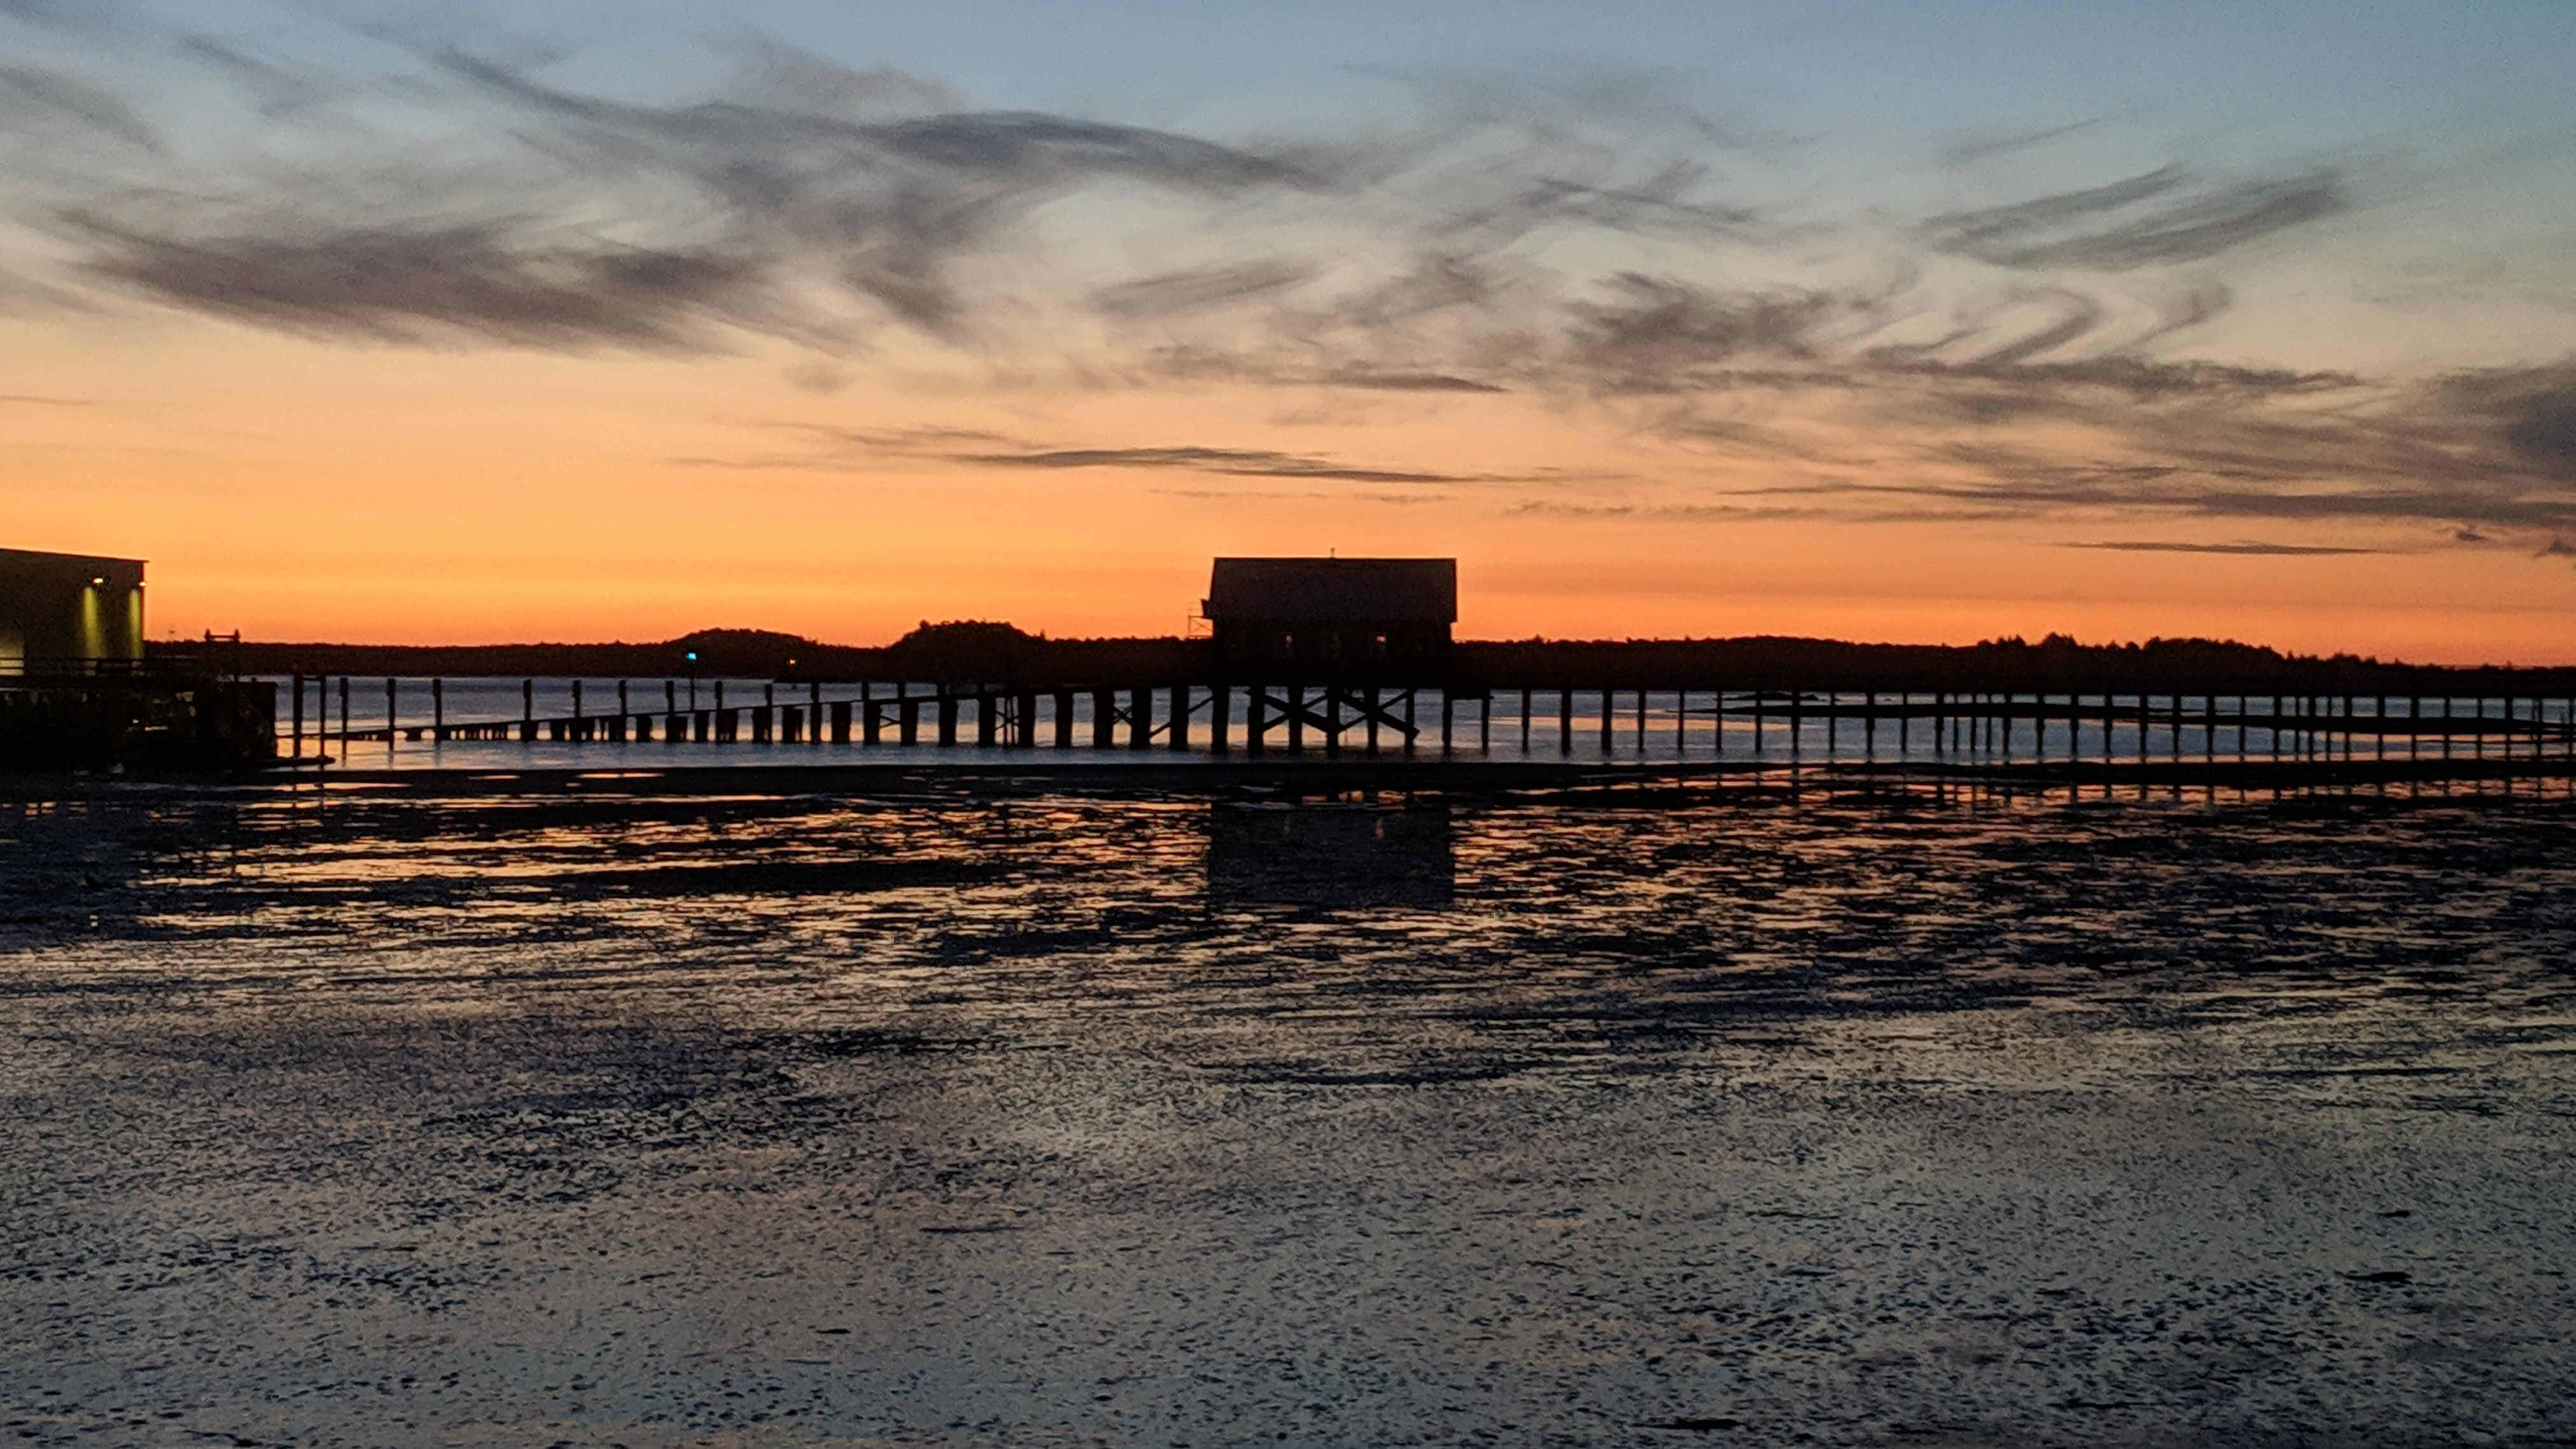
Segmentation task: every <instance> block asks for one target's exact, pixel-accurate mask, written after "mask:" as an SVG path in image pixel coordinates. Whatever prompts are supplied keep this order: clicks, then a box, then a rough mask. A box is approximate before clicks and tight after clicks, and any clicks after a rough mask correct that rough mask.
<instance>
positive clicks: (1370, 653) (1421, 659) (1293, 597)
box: [1199, 558, 1458, 674]
mask: <svg viewBox="0 0 2576 1449" xmlns="http://www.w3.org/2000/svg"><path fill="white" fill-rule="evenodd" d="M1199 612H1200V613H1202V614H1204V615H1205V616H1206V617H1207V620H1208V623H1209V625H1210V627H1211V630H1212V632H1213V633H1214V635H1215V645H1216V656H1217V659H1218V661H1219V662H1220V663H1221V664H1222V665H1224V666H1226V667H1227V668H1229V669H1233V670H1260V669H1293V670H1300V671H1306V672H1311V673H1315V674H1333V673H1380V672H1390V671H1395V672H1401V671H1406V670H1411V669H1418V668H1424V667H1436V666H1438V665H1440V664H1443V663H1445V662H1447V659H1448V656H1449V630H1450V626H1451V625H1453V624H1455V623H1456V622H1457V621H1458V561H1457V560H1456V559H1450V558H1221V559H1218V560H1217V561H1216V567H1215V569H1214V571H1213V572H1212V574H1211V576H1210V577H1209V580H1208V596H1207V599H1206V600H1205V601H1204V602H1203V603H1202V604H1201V605H1200V606H1199Z"/></svg>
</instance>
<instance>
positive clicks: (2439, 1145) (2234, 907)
mask: <svg viewBox="0 0 2576 1449" xmlns="http://www.w3.org/2000/svg"><path fill="white" fill-rule="evenodd" d="M2571 818H2576V808H2571V806H2570V805H2569V803H2568V802H2567V801H2566V800H2564V799H2563V798H2548V799H2532V798H2521V799H2506V798H2501V797H2496V796H2486V797H2479V798H2447V799H2421V800H2412V801H2410V800H2403V799H2394V800H2392V799H2379V798H2370V797H2364V798H2341V797H2331V796H2327V797H2305V798H2289V799H2280V800H2254V801H2245V802H2236V803H2218V802H2210V803H2193V802H2172V801H2164V802H2157V801H2152V800H2150V801H2144V802H2141V801H2129V802H2123V803H2118V804H2106V803H2101V802H2086V803H2082V804H2071V803H2068V802H2067V801H2066V800H2065V799H2063V798H2062V797H2060V798H2053V799H2052V798H2035V797H2019V796H2013V795H2008V794H2001V793H1982V794H1968V795H1961V796H1951V797H1946V798H1941V799H1933V798H1928V797H1925V796H1921V795H1914V794H1906V793H1902V792H1893V791H1880V792H1877V793H1874V794H1871V795H1868V796H1859V795H1844V796H1835V795H1830V794H1821V793H1815V792H1808V793H1804V794H1800V795H1796V796H1789V795H1782V794H1771V793H1754V792H1736V793H1733V794H1730V795H1726V796H1723V797H1712V798H1711V799H1710V800H1709V801H1708V802H1707V803H1704V804H1687V805H1672V806H1669V807H1667V808H1638V807H1636V806H1634V805H1630V804H1623V803H1622V802H1620V801H1618V800H1616V799H1615V798H1612V797H1611V796H1608V795H1599V796H1590V797H1581V796H1569V797H1563V798H1510V797H1501V798H1487V799H1470V798H1458V799H1451V800H1445V801H1444V800H1437V799H1433V798H1431V797H1427V796H1426V797H1417V798H1413V799H1409V800H1404V799H1393V798H1390V799H1386V800H1381V801H1378V802H1376V803H1375V804H1374V805H1371V804H1367V803H1364V802H1343V803H1330V804H1307V805H1302V806H1296V807H1290V806H1285V805H1280V804H1276V803H1263V802H1260V801H1253V800H1245V799H1234V798H1229V799H1222V800H1209V799H1204V798H1193V797H1190V796H1188V795H1139V794H1117V793H1110V794H1083V793H1076V792H1074V791H1072V790H1070V789H1059V790H1054V791H1048V790H1043V789H1041V790H1039V791H1037V792H1036V793H1033V794H1023V795H1016V796H1012V797H1007V798H1004V797H997V796H994V795H989V794H977V793H971V792H970V791H968V790H967V789H964V788H957V789H936V788H934V789H927V790H924V791H922V792H921V793H918V794H914V795H910V796H905V797H900V798H877V799H850V798H837V797H819V796H817V797H805V796H796V795H743V796H736V797H725V798H710V797H694V796H655V795H643V796H637V797H633V798H624V799H614V798H612V799H593V800H579V799H571V798H566V797H563V796H560V795H554V794H531V795H528V796H518V797H512V796H501V797H492V798H475V799H453V798H439V797H437V796H435V795H426V794H415V793H409V792H399V791H397V792H387V793H385V794H382V795H376V794H370V793H368V792H363V791H352V792H337V793H334V794H333V795H332V796H331V797H330V798H329V799H328V800H327V802H325V803H321V804H319V805H317V804H316V797H315V796H314V794H313V793H312V792H310V791H305V792H302V793H280V792H257V791H255V792H245V793H241V794H229V795H227V794H210V795H193V796H182V795H175V794H156V793H152V792H148V791H137V792H130V793H124V794H113V795H103V796H99V797H95V798H91V799H87V800H66V801H61V802H54V803H50V804H38V805H32V806H14V805H13V806H0V968H5V969H0V1031H5V1032H6V1033H7V1035H6V1037H5V1040H6V1041H7V1042H8V1043H9V1050H8V1051H7V1053H6V1055H5V1058H0V1062H5V1065H0V1091H5V1092H6V1093H7V1097H8V1106H9V1111H8V1113H7V1114H6V1117H5V1119H0V1121H5V1125H0V1145H5V1151H0V1224H5V1227H6V1240H5V1245H0V1406H5V1408H6V1413H5V1414H0V1425H5V1426H6V1427H7V1428H8V1429H9V1430H10V1431H11V1432H12V1433H15V1434H19V1435H22V1436H24V1437H25V1438H26V1439H28V1440H29V1441H31V1442H64V1443H108V1442H136V1443H170V1444H198V1443H224V1442H228V1441H229V1442H247V1441H256V1442H261V1443H290V1442H291V1443H329V1442H342V1443H367V1444H410V1443H421V1444H446V1443H470V1444H512V1445H515V1444H552V1443H556V1442H559V1441H570V1442H575V1443H611V1442H617V1443H626V1444H631V1445H646V1444H685V1443H701V1442H708V1443H718V1442H723V1443H739V1444H768V1443H781V1444H807V1443H843V1442H847V1443H943V1444H945V1443H955V1444H987V1443H990V1444H1006V1443H1007V1444H1018V1443H1029V1442H1057V1441H1078V1442H1106V1443H1112V1444H1131V1443H1139V1444H1141V1443H1157V1444H1160V1443H1175V1444H1206V1443H1251V1442H1261V1443H1282V1442H1286V1443H1300V1444H1347V1443H1451V1442H1490V1441H1501V1442H1513V1443H1587V1444H1588V1443H1605V1442H1606V1443H1640V1444H1645V1443H1706V1442H1718V1443H1737V1444H1771V1443H1791V1442H1823V1443H1879V1442H1906V1443H1979V1444H1986V1443H2000V1444H2022V1443H2028V1444H2062V1443H2141V1444H2168V1443H2203V1442H2207V1443H2220V1442H2224V1443H2254V1444H2265V1443H2281V1444H2289V1443H2364V1444H2412V1443H2428V1444H2429V1443H2456V1442H2463V1441H2467V1440H2471V1439H2475V1438H2478V1437H2481V1436H2493V1437H2495V1438H2496V1439H2498V1440H2500V1441H2503V1442H2537V1441H2544V1440H2552V1439H2555V1440H2567V1439H2576V1408H2571V1406H2570V1404H2569V1402H2568V1399H2569V1395H2568V1392H2567V1387H2566V1386H2567V1385H2568V1383H2569V1382H2570V1381H2571V1379H2572V1378H2576V1349H2571V1348H2570V1347H2569V1346H2568V1344H2567V1342H2566V1335H2565V1333H2564V1330H2563V1327H2562V1325H2563V1324H2564V1323H2566V1322H2570V1321H2576V1288H2571V1286H2570V1284H2569V1281H2568V1279H2567V1277H2566V1272H2567V1269H2568V1268H2569V1266H2570V1263H2569V1260H2570V1257H2571V1254H2570V1248H2571V1246H2576V1221H2571V1214H2570V1212H2569V1211H2568V1209H2567V1207H2566V1204H2567V1203H2568V1202H2570V1201H2571V1200H2576V1166H2571V1163H2576V1154H2571V1149H2576V997H2571V993H2570V989H2569V987H2570V967H2569V963H2570V961H2571V959H2576V956H2571V950H2570V948H2571V946H2576V890H2571V886H2576V836H2571V833H2570V831H2569V828H2568V827H2569V825H2570V823H2571ZM726 1436H731V1437H730V1438H728V1437H726Z"/></svg>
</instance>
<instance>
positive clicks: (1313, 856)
mask: <svg viewBox="0 0 2576 1449" xmlns="http://www.w3.org/2000/svg"><path fill="white" fill-rule="evenodd" d="M1207 837H1208V851H1207V893H1208V900H1209V902H1210V903H1211V904H1219V905H1232V904H1244V905H1293V906H1325V907H1349V906H1415V907H1435V908H1436V907H1445V906H1447V905H1448V904H1449V903H1450V900H1451V897H1452V896H1453V895H1454V894H1455V893H1456V890H1457V881H1458V862H1457V854H1456V849H1455V846H1454V845H1453V844H1452V831H1451V822H1450V818H1449V807H1448V805H1447V804H1446V803H1445V802H1439V801H1420V800H1411V801H1401V802H1385V801H1373V802H1372V801H1332V802H1325V803H1296V804H1291V803H1285V802H1262V803H1245V802H1233V801H1221V802H1218V803H1216V804H1213V805H1210V806H1209V807H1208V816H1207Z"/></svg>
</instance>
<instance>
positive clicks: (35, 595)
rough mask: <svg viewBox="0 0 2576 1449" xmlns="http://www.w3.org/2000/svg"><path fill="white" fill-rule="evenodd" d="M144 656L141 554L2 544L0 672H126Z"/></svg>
mask: <svg viewBox="0 0 2576 1449" xmlns="http://www.w3.org/2000/svg"><path fill="white" fill-rule="evenodd" d="M142 658H143V561H142V560H141V559H131V558H94V557H91V556H89V555H86V554H74V553H39V552H36V551H34V550H31V549H18V548H0V674H6V675H96V674H112V673H119V672H130V671H131V670H132V669H133V668H134V667H135V666H136V665H137V664H138V663H140V662H141V660H142Z"/></svg>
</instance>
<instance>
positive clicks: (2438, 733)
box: [280, 676, 2576, 765]
mask: <svg viewBox="0 0 2576 1449" xmlns="http://www.w3.org/2000/svg"><path fill="white" fill-rule="evenodd" d="M368 683H369V684H370V685H372V684H373V683H374V682H373V681H369V682H368ZM287 684H288V688H287V689H285V690H282V691H281V692H282V693H285V694H287V695H288V703H289V708H288V710H287V711H286V714H287V718H286V719H284V720H281V721H280V725H281V729H280V733H281V736H282V737H283V739H282V742H284V743H288V744H290V745H291V748H292V754H293V756H294V757H296V758H299V759H300V758H303V756H304V750H305V746H306V744H307V742H308V741H310V742H311V743H312V744H314V745H315V746H317V747H319V746H329V745H335V744H336V745H338V746H340V747H341V748H343V749H346V748H347V747H349V746H352V745H357V744H364V743H368V742H375V743H383V744H388V745H391V744H393V743H395V742H397V741H426V742H431V743H444V742H450V741H457V742H465V741H516V742H521V743H537V742H544V743H549V744H585V745H617V744H624V745H642V744H652V743H657V742H658V743H664V744H678V743H689V744H708V745H737V744H766V745H789V744H796V745H810V746H823V747H848V748H855V749H862V750H864V749H868V748H872V747H889V746H907V747H919V746H937V747H940V748H958V749H985V750H1030V749H1049V748H1051V749H1060V750H1061V749H1089V750H1129V751H1142V750H1156V749H1160V750H1166V751H1175V752H1190V751H1204V752H1206V753H1212V754H1218V755H1225V754H1231V753H1235V752H1238V751H1239V752H1241V753H1243V754H1246V755H1251V756H1262V755H1269V754H1284V755H1289V756H1302V755H1309V754H1312V755H1319V756H1325V757H1339V756H1342V755H1345V754H1358V755H1367V756H1377V755H1381V754H1394V755H1402V756H1419V755H1425V754H1430V755H1437V756H1439V757H1444V758H1449V757H1457V756H1460V755H1487V756H1490V755H1493V754H1495V753H1496V752H1497V748H1498V745H1499V746H1500V748H1501V750H1502V751H1504V752H1507V753H1509V754H1511V755H1513V756H1515V757H1522V758H1528V757H1534V756H1540V755H1546V754H1551V753H1552V754H1554V755H1556V756H1558V757H1561V758H1578V759H1579V758H1586V757H1590V758H1617V757H1636V756H1640V755H1642V754H1644V753H1646V752H1649V751H1651V752H1652V753H1654V754H1655V755H1657V756H1658V757H1660V758H1707V759H1727V758H1742V759H1774V758H1778V759H1799V758H1807V757H1813V758H1818V759H1836V760H1853V759H1857V760H1863V761H1878V760H1888V761H1907V760H1945V761H1958V762H1963V763H1992V764H2003V765H2010V764H2023V763H2030V764H2046V763H2050V762H2082V761H2100V762H2106V763H2117V762H2122V761H2129V762H2137V763H2156V762H2170V763H2177V764H2179V763H2186V762H2201V763H2209V764H2215V763H2218V762H2221V761H2240V762H2242V761H2255V760H2260V761H2265V762H2272V763H2281V762H2296V761H2354V760H2363V759H2370V760H2392V759H2402V760H2411V761H2424V760H2450V759H2458V760H2482V759H2488V758H2516V757H2521V758H2542V757H2546V758H2563V759H2576V699H2570V698H2565V697H2556V696H2537V695H2503V696H2487V697H2463V696H2456V695H2451V696H2443V695H2394V694H2376V695H2365V694H2315V693H2276V694H2262V693H2254V694H2242V693H2232V692H2219V691H2207V692H2200V693H2193V692H2189V691H2184V692H2180V693H2174V692H2165V691H2155V690H2146V691H2140V692H2135V693H2123V692H2119V691H2110V692H2103V693H2084V692H2075V693H2056V692H2035V693H2034V692H1977V691H1969V692H1948V691H1928V692H1927V691H1888V692H1879V691H1851V690H1830V689H1829V690H1807V689H1772V688H1765V689H1727V688H1722V687H1716V686H1712V687H1709V688H1671V689H1656V688H1647V687H1638V688H1618V687H1606V686H1605V687H1580V686H1571V685H1564V684H1536V683H1534V684H1527V685H1521V684H1514V685H1511V686H1509V687H1502V686H1495V685H1490V684H1475V685H1461V684H1460V683H1458V682H1457V681H1449V682H1448V684H1447V687H1445V688H1444V687H1442V686H1441V685H1440V684H1438V683H1430V682H1423V683H1395V682H1386V681H1379V682H1368V683H1353V682H1347V681H1344V682H1325V683H1310V682H1295V681H1289V682H1250V683H1245V682H1226V683H1193V682H1174V681H1158V682H1137V683H1131V684H1123V685H1116V686H1108V685H1100V684H1096V683H1086V684H1082V685H1079V686H1074V685H1047V686H1037V685H1031V684H1025V683H1010V684H1000V685H994V684H958V683H953V682H951V683H926V684H925V683H919V682H906V681H890V682H885V683H876V682H866V683H860V684H856V685H849V686H843V685H833V686H828V687H827V686H826V685H823V684H821V683H813V682H808V683H805V684H802V685H789V686H784V687H782V686H780V685H776V684H771V685H764V686H757V687H758V688H760V690H761V694H760V697H759V699H758V702H756V703H745V702H739V701H728V700H727V699H726V698H725V692H724V688H723V686H722V685H721V684H717V685H713V686H712V687H711V689H709V690H706V691H701V689H700V688H699V687H698V686H697V685H695V684H691V685H690V686H688V695H687V696H686V697H684V695H683V693H682V685H681V682H680V681H677V680H659V681H652V682H651V684H653V685H657V686H659V687H658V688H647V689H638V688H636V687H635V686H634V682H632V681H619V682H618V683H617V685H616V687H615V694H614V698H613V699H606V698H603V699H601V700H599V702H598V704H597V705H596V706H593V705H592V704H591V702H590V701H589V700H588V699H586V698H585V697H584V686H583V684H582V682H580V681H574V682H572V683H571V703H572V707H571V709H570V710H568V711H567V710H562V709H549V710H546V711H540V710H539V709H538V707H537V694H538V691H537V684H538V681H536V680H533V679H527V680H522V681H519V684H520V690H519V694H520V703H521V708H520V710H519V712H518V713H517V714H516V715H515V716H506V715H505V716H493V715H490V714H485V715H483V716H482V717H477V718H465V719H453V718H450V717H449V714H448V709H447V701H446V694H447V688H446V686H447V681H445V680H431V681H428V682H427V687H426V689H423V688H421V687H419V686H418V684H416V683H415V684H414V685H413V687H412V688H411V690H410V696H409V697H408V698H406V696H405V693H404V685H403V682H401V681H397V680H391V679H388V680H385V681H383V682H382V694H381V706H380V709H381V712H380V713H377V712H376V710H375V709H370V710H369V713H372V714H376V718H375V719H373V720H366V721H361V720H359V719H356V718H353V708H352V705H353V695H354V696H355V697H356V698H357V699H365V700H366V703H367V705H368V706H374V705H375V704H376V701H375V700H373V699H368V698H367V696H368V695H369V694H372V693H373V692H374V691H373V690H372V689H364V690H361V689H356V688H354V685H355V681H352V680H350V679H348V678H346V677H343V678H340V679H337V680H330V679H315V678H311V677H306V676H296V677H295V678H293V679H292V680H291V681H287ZM333 685H336V686H337V697H336V699H335V698H334V697H333V689H332V686H333ZM483 692H484V693H486V694H488V693H489V688H488V682H487V684H486V688H485V690H484V691H483ZM654 694H658V695H660V698H659V699H654V698H652V697H651V696H652V695H654ZM424 695H425V696H426V697H425V698H424V697H422V696H424ZM639 696H641V697H640V698H639ZM334 704H336V705H337V706H338V714H339V719H338V721H337V722H336V727H334V722H333V721H332V720H331V718H330V716H331V713H332V706H333V705H334ZM487 708H488V706H487ZM379 721H380V722H379Z"/></svg>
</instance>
